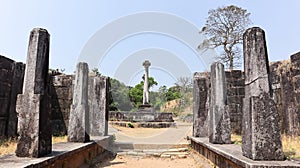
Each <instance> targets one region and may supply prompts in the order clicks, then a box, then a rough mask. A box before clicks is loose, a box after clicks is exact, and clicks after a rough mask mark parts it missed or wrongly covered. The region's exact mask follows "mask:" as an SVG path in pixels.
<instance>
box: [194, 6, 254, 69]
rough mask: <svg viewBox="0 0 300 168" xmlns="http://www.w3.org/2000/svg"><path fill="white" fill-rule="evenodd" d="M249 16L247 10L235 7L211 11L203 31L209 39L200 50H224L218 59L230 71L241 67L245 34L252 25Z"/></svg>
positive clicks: (200, 46)
mask: <svg viewBox="0 0 300 168" xmlns="http://www.w3.org/2000/svg"><path fill="white" fill-rule="evenodd" d="M249 16H250V13H249V12H247V10H246V9H242V8H240V7H237V6H234V5H230V6H226V7H222V8H221V7H219V8H217V9H213V10H209V12H208V18H207V20H206V24H205V26H204V27H203V28H202V31H201V32H202V33H204V35H206V36H207V38H208V39H207V40H204V41H203V42H202V43H201V44H200V45H199V47H198V48H199V49H211V48H222V50H223V53H221V55H220V56H219V57H218V59H220V60H221V61H222V62H223V63H225V64H226V65H227V66H229V69H230V70H232V69H233V68H234V67H237V66H239V63H240V62H241V61H240V60H241V58H242V54H241V47H240V46H241V44H242V42H243V41H242V40H243V33H244V32H245V30H246V28H247V27H248V26H249V25H250V24H251V20H250V18H249ZM234 61H236V63H235V64H234Z"/></svg>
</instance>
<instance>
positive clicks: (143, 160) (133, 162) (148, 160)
mask: <svg viewBox="0 0 300 168" xmlns="http://www.w3.org/2000/svg"><path fill="white" fill-rule="evenodd" d="M96 167H97V168H129V167H130V168H141V167H142V168H168V167H170V168H173V167H174V168H213V166H212V165H211V164H210V163H209V162H208V161H206V160H204V159H203V158H201V157H200V156H198V155H197V154H195V153H194V154H191V155H189V156H188V157H187V158H181V159H180V158H175V159H173V158H159V157H154V156H151V157H150V156H128V155H127V156H125V155H123V156H122V155H121V156H119V155H118V156H116V158H115V159H113V160H106V161H104V162H102V163H99V164H97V165H96Z"/></svg>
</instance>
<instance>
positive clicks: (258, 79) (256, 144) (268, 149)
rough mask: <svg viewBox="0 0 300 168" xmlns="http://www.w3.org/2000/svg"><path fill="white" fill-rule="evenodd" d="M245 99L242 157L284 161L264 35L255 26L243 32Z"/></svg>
mask: <svg viewBox="0 0 300 168" xmlns="http://www.w3.org/2000/svg"><path fill="white" fill-rule="evenodd" d="M243 38H244V39H243V40H244V68H245V98H244V106H243V128H242V136H243V144H242V151H243V155H244V156H246V157H248V158H251V159H253V160H283V157H284V156H283V152H282V144H281V134H280V127H279V114H278V111H277V107H276V104H275V102H274V101H273V99H271V97H272V89H271V87H270V82H269V61H268V55H267V47H266V41H265V33H264V31H263V30H262V29H260V28H258V27H253V28H250V29H248V30H246V32H245V33H244V37H243Z"/></svg>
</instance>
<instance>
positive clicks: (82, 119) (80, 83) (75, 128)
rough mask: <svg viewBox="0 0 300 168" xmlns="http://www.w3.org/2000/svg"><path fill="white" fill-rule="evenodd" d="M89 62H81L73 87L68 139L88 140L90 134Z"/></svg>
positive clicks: (77, 68) (76, 140) (75, 140)
mask: <svg viewBox="0 0 300 168" xmlns="http://www.w3.org/2000/svg"><path fill="white" fill-rule="evenodd" d="M88 73H89V69H88V64H87V63H84V62H79V63H78V64H77V66H76V75H75V81H74V89H73V102H72V105H71V109H70V118H69V127H68V141H69V142H87V141H89V140H90V136H89V134H88V133H89V105H88Z"/></svg>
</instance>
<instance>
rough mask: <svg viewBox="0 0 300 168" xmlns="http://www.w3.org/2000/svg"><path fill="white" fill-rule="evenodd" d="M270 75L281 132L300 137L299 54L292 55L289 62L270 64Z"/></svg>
mask: <svg viewBox="0 0 300 168" xmlns="http://www.w3.org/2000/svg"><path fill="white" fill-rule="evenodd" d="M270 73H271V83H272V88H273V99H274V100H275V102H276V103H277V108H278V111H279V115H280V120H281V122H280V124H281V131H282V133H286V134H288V135H300V52H298V53H296V54H293V55H292V56H291V57H290V60H285V61H279V62H274V63H271V65H270Z"/></svg>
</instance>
